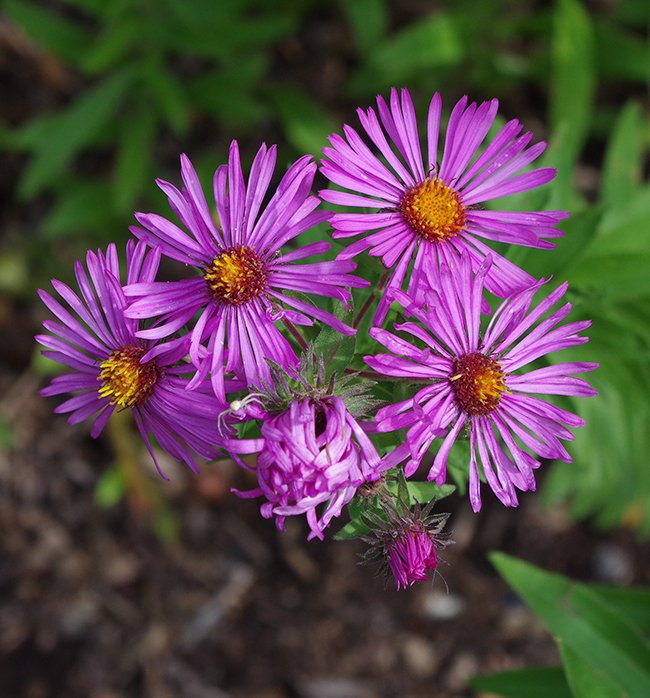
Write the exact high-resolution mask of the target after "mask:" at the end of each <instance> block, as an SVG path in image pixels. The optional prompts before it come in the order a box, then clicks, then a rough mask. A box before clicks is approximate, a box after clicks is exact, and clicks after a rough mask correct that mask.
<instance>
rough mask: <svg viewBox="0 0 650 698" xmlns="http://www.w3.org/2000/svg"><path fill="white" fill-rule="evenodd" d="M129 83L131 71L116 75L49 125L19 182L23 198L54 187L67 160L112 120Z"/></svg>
mask: <svg viewBox="0 0 650 698" xmlns="http://www.w3.org/2000/svg"><path fill="white" fill-rule="evenodd" d="M132 79H133V72H132V71H131V70H124V71H122V72H120V73H117V74H116V75H114V76H112V77H111V78H108V79H107V80H106V81H104V82H102V83H100V84H99V85H97V86H96V87H93V88H91V89H89V90H88V91H87V92H85V93H84V94H83V95H82V96H81V97H80V98H79V99H78V100H77V101H76V102H73V103H72V104H71V105H70V106H69V107H68V108H67V109H66V110H65V111H63V112H62V113H61V114H59V115H57V117H56V118H54V119H52V120H51V121H50V123H49V128H48V129H47V133H46V135H47V142H45V143H43V142H41V143H40V144H39V145H40V147H39V148H38V150H37V151H36V152H35V153H34V156H33V158H32V160H31V161H30V163H29V164H28V166H27V168H26V170H25V173H24V175H23V178H22V180H21V182H20V186H19V193H20V194H21V195H22V196H23V197H25V198H31V197H33V196H35V195H36V194H38V193H39V192H41V191H42V190H43V189H45V188H46V187H48V186H51V185H52V184H53V183H55V182H56V181H57V179H58V178H59V177H61V175H62V173H63V170H64V168H65V166H66V165H67V164H68V163H69V162H70V160H71V159H72V158H73V157H74V156H75V155H76V154H77V153H78V152H79V151H80V150H82V149H83V148H85V147H87V146H88V145H90V144H91V143H92V142H93V140H94V139H95V138H97V136H98V134H99V132H100V131H101V130H102V129H103V128H104V127H105V126H106V125H107V124H108V123H109V122H110V121H111V120H112V119H115V117H116V112H117V109H118V107H119V104H120V102H121V100H122V98H123V97H124V95H125V93H126V91H127V89H128V87H129V85H130V84H131V81H132Z"/></svg>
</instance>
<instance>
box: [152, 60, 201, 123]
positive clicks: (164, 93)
mask: <svg viewBox="0 0 650 698" xmlns="http://www.w3.org/2000/svg"><path fill="white" fill-rule="evenodd" d="M144 77H145V82H144V87H145V89H146V90H147V92H148V93H149V94H150V95H151V97H152V98H153V101H154V104H155V105H156V106H157V107H158V109H157V111H158V113H160V114H161V116H162V117H163V119H164V120H165V121H166V122H167V124H168V125H169V126H170V128H171V129H172V131H173V132H174V133H177V134H184V133H185V132H186V131H187V129H188V126H189V112H190V105H189V103H188V101H187V99H186V97H185V94H184V92H183V90H182V89H181V87H180V85H179V84H178V82H177V81H176V79H175V77H174V76H173V75H171V74H170V73H168V72H166V70H165V67H164V66H163V65H162V63H158V62H155V61H151V62H149V63H148V64H147V68H146V70H145V75H144Z"/></svg>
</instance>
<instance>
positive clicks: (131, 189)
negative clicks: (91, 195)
mask: <svg viewBox="0 0 650 698" xmlns="http://www.w3.org/2000/svg"><path fill="white" fill-rule="evenodd" d="M155 134H156V124H155V116H154V114H153V112H152V111H151V109H149V108H148V107H147V106H146V105H144V104H141V105H140V107H139V108H136V109H135V110H134V112H133V114H132V115H131V118H130V119H126V120H124V122H123V123H122V124H121V133H120V136H121V138H120V143H119V146H118V150H117V160H116V162H115V169H114V171H113V192H114V196H113V198H112V202H113V208H114V210H115V211H118V212H120V213H127V212H129V211H131V210H132V209H133V207H134V205H135V202H136V201H137V199H138V196H139V195H140V193H141V191H142V188H143V186H144V184H145V182H146V183H147V184H148V183H149V181H150V179H152V177H151V176H150V175H151V174H152V173H151V170H152V162H151V154H152V150H153V141H154V137H155Z"/></svg>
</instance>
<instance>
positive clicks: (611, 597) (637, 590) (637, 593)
mask: <svg viewBox="0 0 650 698" xmlns="http://www.w3.org/2000/svg"><path fill="white" fill-rule="evenodd" d="M590 588H591V590H592V591H593V592H594V593H595V594H597V595H598V596H599V597H600V598H601V599H602V601H603V602H604V603H606V604H607V605H608V606H610V607H611V608H612V609H613V610H615V612H616V613H618V614H620V615H621V617H623V618H625V619H627V620H628V621H629V622H630V623H631V624H632V625H634V626H635V627H637V628H638V629H639V630H640V631H641V632H642V633H643V634H646V635H647V634H648V633H650V588H647V587H625V588H621V587H614V586H604V585H602V586H601V585H592V586H591V587H590Z"/></svg>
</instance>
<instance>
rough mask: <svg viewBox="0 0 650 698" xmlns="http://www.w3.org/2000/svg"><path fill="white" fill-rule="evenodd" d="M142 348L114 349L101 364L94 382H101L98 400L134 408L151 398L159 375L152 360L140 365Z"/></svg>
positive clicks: (143, 351) (144, 350)
mask: <svg viewBox="0 0 650 698" xmlns="http://www.w3.org/2000/svg"><path fill="white" fill-rule="evenodd" d="M145 352H146V349H145V348H144V347H135V346H125V347H120V348H119V349H116V350H115V351H113V352H112V353H111V355H110V356H109V357H108V359H106V361H103V362H102V363H101V364H100V369H101V371H100V373H99V376H98V378H97V380H100V381H102V385H101V388H100V389H99V395H100V397H107V398H110V401H111V405H118V406H119V407H134V406H137V405H141V404H142V403H143V402H145V401H146V400H147V399H148V398H149V396H150V395H151V391H152V390H153V388H154V386H155V385H156V382H157V381H158V378H159V377H160V374H159V372H158V368H157V366H156V361H155V359H152V360H151V361H147V363H144V364H141V363H140V359H141V358H142V357H143V356H144V354H145Z"/></svg>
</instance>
